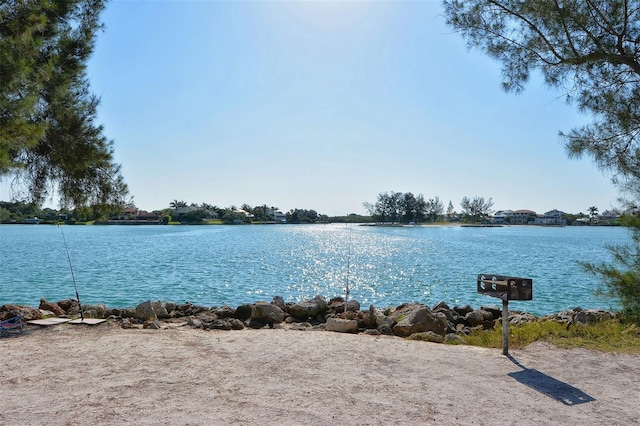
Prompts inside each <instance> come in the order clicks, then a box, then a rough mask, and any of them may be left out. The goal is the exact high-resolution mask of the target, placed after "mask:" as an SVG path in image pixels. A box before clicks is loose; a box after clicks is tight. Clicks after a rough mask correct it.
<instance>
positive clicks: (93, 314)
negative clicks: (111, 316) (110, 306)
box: [82, 303, 107, 318]
mask: <svg viewBox="0 0 640 426" xmlns="http://www.w3.org/2000/svg"><path fill="white" fill-rule="evenodd" d="M82 312H83V313H84V316H85V317H87V318H106V317H107V307H106V306H105V305H104V304H103V303H99V304H97V305H82Z"/></svg>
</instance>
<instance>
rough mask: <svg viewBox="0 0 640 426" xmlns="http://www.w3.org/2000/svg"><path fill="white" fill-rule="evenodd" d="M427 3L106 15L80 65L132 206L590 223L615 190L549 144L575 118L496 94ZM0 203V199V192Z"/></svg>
mask: <svg viewBox="0 0 640 426" xmlns="http://www.w3.org/2000/svg"><path fill="white" fill-rule="evenodd" d="M442 13H443V12H442V6H441V4H440V2H439V1H376V2H367V1H353V2H338V1H316V2H306V1H304V2H303V1H121V0H112V1H111V2H110V3H108V5H107V8H106V10H105V11H104V13H103V15H102V20H103V23H104V25H105V29H104V31H103V32H101V33H100V34H99V35H98V40H97V45H96V49H95V52H94V55H93V56H92V58H91V60H90V62H89V66H88V76H89V79H90V81H91V87H92V90H93V92H94V93H96V94H97V95H99V96H100V97H101V105H100V107H99V114H98V117H97V122H98V123H100V124H102V125H104V133H105V135H106V136H107V137H108V138H109V139H113V140H114V149H115V160H116V162H118V163H119V164H121V165H122V173H123V176H124V178H125V180H126V181H127V183H128V185H129V188H130V191H131V194H132V195H133V196H134V199H133V201H134V203H135V204H136V206H137V207H139V208H141V209H144V210H148V211H151V210H156V209H163V208H167V207H169V203H170V202H171V201H173V200H181V201H186V202H187V203H198V204H200V203H203V202H206V203H209V204H213V205H217V206H220V207H228V206H232V205H233V206H240V205H242V204H245V203H246V204H249V205H251V206H256V205H263V204H266V205H268V206H276V207H278V208H280V210H282V211H289V210H290V209H294V208H300V209H314V210H316V211H317V212H319V213H321V214H327V215H329V216H334V215H346V214H350V213H357V214H364V213H366V211H365V209H364V208H363V206H362V204H363V203H364V202H370V203H374V202H375V201H376V199H377V196H378V194H380V193H383V192H387V191H396V192H412V193H414V194H415V195H418V194H422V195H423V196H424V197H425V198H426V199H429V198H433V197H435V196H437V197H439V198H440V199H441V200H442V201H443V202H444V204H445V207H446V205H447V204H448V202H449V201H452V203H453V205H454V208H455V209H456V210H458V211H459V210H460V200H461V199H462V198H463V197H465V196H467V197H473V196H482V197H484V198H485V199H488V198H491V199H492V200H493V202H494V206H493V208H494V209H495V210H502V209H512V210H516V209H530V210H534V211H536V212H538V213H543V212H546V211H548V210H552V209H559V210H562V211H565V212H568V213H578V212H585V213H586V211H587V209H588V208H589V207H590V206H596V207H598V208H599V210H600V211H604V210H606V209H610V208H611V207H616V206H617V205H618V203H617V201H616V200H617V198H618V193H617V190H616V189H615V187H614V186H613V185H612V184H611V183H610V181H609V179H608V177H607V176H605V175H603V174H602V172H600V171H599V170H597V168H596V167H595V166H594V165H593V163H592V162H591V160H590V159H589V158H584V159H582V160H571V159H568V157H567V155H566V152H565V149H564V146H563V145H562V143H561V141H560V139H559V136H558V133H559V132H560V131H565V132H568V131H569V130H570V129H571V128H573V127H576V126H581V125H583V124H586V123H587V122H589V117H588V116H584V115H580V114H578V113H577V112H576V109H575V108H574V107H572V106H569V105H567V104H566V103H565V101H564V99H563V97H562V93H559V92H556V91H553V90H549V89H547V88H546V87H545V86H544V84H543V82H542V81H541V79H539V78H533V79H532V81H531V82H530V83H529V84H528V86H527V88H526V90H525V92H524V93H523V94H520V95H515V94H512V93H505V92H504V91H502V89H501V81H502V80H501V72H500V64H499V63H498V62H496V61H494V60H492V59H490V58H489V57H487V56H486V55H485V54H483V53H482V52H479V51H475V50H469V49H468V48H467V46H466V43H465V41H464V40H463V39H462V38H461V37H460V35H458V34H456V33H454V32H453V31H452V30H451V29H450V28H448V27H447V26H446V24H445V18H444V16H443V15H442ZM0 195H1V194H0Z"/></svg>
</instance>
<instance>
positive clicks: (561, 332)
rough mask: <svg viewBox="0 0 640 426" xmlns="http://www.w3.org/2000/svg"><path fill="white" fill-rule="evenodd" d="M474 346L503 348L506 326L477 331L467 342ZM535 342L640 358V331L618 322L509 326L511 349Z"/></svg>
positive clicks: (633, 326) (544, 322) (541, 323)
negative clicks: (503, 335)
mask: <svg viewBox="0 0 640 426" xmlns="http://www.w3.org/2000/svg"><path fill="white" fill-rule="evenodd" d="M464 340H465V342H466V343H467V344H469V345H473V346H482V347H486V348H501V347H502V325H501V324H498V325H496V328H495V329H493V330H488V331H482V330H474V331H473V332H472V333H471V334H470V335H469V336H466V337H465V338H464ZM535 341H542V342H548V343H551V344H553V345H556V346H558V347H560V348H567V349H572V348H584V349H592V350H596V351H600V352H611V353H626V354H634V355H637V354H640V328H639V327H638V326H637V325H635V324H625V323H621V322H620V321H618V320H609V321H601V322H599V323H596V324H591V325H583V324H573V325H571V326H570V327H569V328H567V326H566V324H561V323H558V322H556V321H535V322H530V323H526V324H522V325H516V326H513V325H510V326H509V348H515V349H522V348H524V347H525V346H527V345H530V344H531V343H533V342H535Z"/></svg>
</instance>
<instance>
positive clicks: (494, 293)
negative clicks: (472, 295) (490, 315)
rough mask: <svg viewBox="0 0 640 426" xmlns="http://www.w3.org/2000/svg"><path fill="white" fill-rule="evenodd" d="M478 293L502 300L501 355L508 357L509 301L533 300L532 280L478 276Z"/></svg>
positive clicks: (500, 276) (487, 275)
mask: <svg viewBox="0 0 640 426" xmlns="http://www.w3.org/2000/svg"><path fill="white" fill-rule="evenodd" d="M478 293H480V294H486V295H487V296H491V297H497V298H499V299H502V355H509V300H533V280H532V279H531V278H518V277H507V276H504V275H491V274H479V275H478Z"/></svg>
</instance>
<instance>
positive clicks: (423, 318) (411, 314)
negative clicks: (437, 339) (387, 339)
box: [393, 304, 447, 337]
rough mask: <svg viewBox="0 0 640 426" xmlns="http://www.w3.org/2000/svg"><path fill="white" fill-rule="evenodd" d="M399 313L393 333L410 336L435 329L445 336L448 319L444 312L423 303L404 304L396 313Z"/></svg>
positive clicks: (437, 332)
mask: <svg viewBox="0 0 640 426" xmlns="http://www.w3.org/2000/svg"><path fill="white" fill-rule="evenodd" d="M396 314H399V316H398V323H397V324H396V325H395V326H394V327H393V334H395V335H396V336H401V337H408V336H410V335H412V334H413V333H420V332H425V331H433V332H434V333H436V334H440V335H442V336H444V334H445V329H446V327H447V319H446V317H445V316H444V314H443V313H442V312H436V313H434V312H433V311H431V309H430V308H429V307H428V306H425V305H421V304H410V305H403V306H402V308H401V309H400V310H399V311H396V312H395V314H394V315H396Z"/></svg>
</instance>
